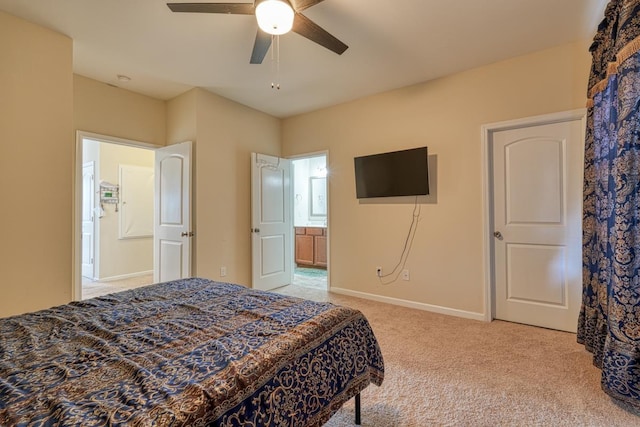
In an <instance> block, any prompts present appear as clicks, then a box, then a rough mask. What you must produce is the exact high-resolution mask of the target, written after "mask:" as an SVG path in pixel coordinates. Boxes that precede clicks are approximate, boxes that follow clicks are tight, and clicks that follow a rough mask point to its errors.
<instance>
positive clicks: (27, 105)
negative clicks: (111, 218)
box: [0, 12, 74, 317]
mask: <svg viewBox="0 0 640 427" xmlns="http://www.w3.org/2000/svg"><path fill="white" fill-rule="evenodd" d="M72 47H73V46H72V41H71V39H69V38H68V37H66V36H63V35H61V34H58V33H55V32H53V31H50V30H47V29H45V28H42V27H40V26H37V25H34V24H31V23H28V22H26V21H23V20H21V19H18V18H15V17H13V16H10V15H8V14H6V13H4V12H0V182H2V183H3V190H2V202H1V203H2V209H0V223H1V224H3V226H2V242H3V244H2V245H0V293H1V295H2V296H1V297H0V317H2V316H9V315H12V314H17V313H21V312H25V311H32V310H38V309H41V308H45V307H50V306H52V305H57V304H62V303H66V302H68V301H69V300H70V299H71V265H72V253H71V252H72V237H71V224H72V223H71V210H72V189H71V186H72V172H73V163H72V161H73V150H74V145H73V127H72V126H73V115H72V113H73V80H72V76H73V72H72Z"/></svg>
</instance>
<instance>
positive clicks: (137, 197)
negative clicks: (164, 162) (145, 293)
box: [75, 134, 155, 299]
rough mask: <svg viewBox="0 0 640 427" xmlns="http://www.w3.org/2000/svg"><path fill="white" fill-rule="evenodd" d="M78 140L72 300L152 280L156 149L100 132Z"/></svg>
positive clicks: (143, 284) (117, 290) (100, 294)
mask: <svg viewBox="0 0 640 427" xmlns="http://www.w3.org/2000/svg"><path fill="white" fill-rule="evenodd" d="M78 139H79V146H80V147H79V148H81V149H80V150H79V153H78V154H79V156H78V158H79V161H81V163H82V182H81V186H82V188H81V191H80V199H81V200H79V201H78V203H79V205H80V206H81V209H80V211H81V216H80V218H81V222H82V224H81V235H80V258H81V267H80V276H81V278H80V284H81V286H79V287H78V286H76V292H75V294H76V299H87V298H93V297H96V296H102V295H106V294H109V293H113V292H119V291H122V290H126V289H132V288H135V287H139V286H145V285H148V284H151V283H153V262H154V260H153V210H154V149H155V147H154V146H148V147H147V146H140V145H138V144H131V143H127V142H123V141H121V140H119V139H115V138H111V137H106V136H104V137H103V136H99V135H88V134H87V135H84V134H83V135H79V138H78ZM76 194H78V193H76ZM78 288H80V289H78ZM78 291H79V292H78Z"/></svg>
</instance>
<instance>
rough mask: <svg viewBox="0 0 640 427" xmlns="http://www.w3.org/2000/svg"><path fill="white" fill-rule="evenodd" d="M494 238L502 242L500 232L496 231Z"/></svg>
mask: <svg viewBox="0 0 640 427" xmlns="http://www.w3.org/2000/svg"><path fill="white" fill-rule="evenodd" d="M493 236H494V237H495V238H496V239H498V240H502V233H500V232H499V231H494V232H493Z"/></svg>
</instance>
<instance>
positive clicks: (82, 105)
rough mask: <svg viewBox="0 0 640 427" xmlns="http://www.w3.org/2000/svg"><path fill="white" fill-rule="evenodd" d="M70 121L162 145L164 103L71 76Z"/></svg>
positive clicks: (103, 132) (87, 128) (83, 127)
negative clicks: (72, 105) (71, 104)
mask: <svg viewBox="0 0 640 427" xmlns="http://www.w3.org/2000/svg"><path fill="white" fill-rule="evenodd" d="M73 102H74V108H73V121H74V128H75V129H76V130H82V131H86V132H93V133H97V134H101V135H107V136H115V137H118V138H124V139H129V140H134V141H140V142H146V143H149V144H155V145H165V140H166V134H165V129H166V111H165V110H166V103H165V102H164V101H162V100H160V99H155V98H151V97H148V96H145V95H140V94H138V93H134V92H131V91H128V90H125V89H122V88H117V87H113V86H109V85H107V84H106V83H102V82H99V81H97V80H93V79H90V78H87V77H84V76H80V75H77V74H76V75H74V76H73Z"/></svg>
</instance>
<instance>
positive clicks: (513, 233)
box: [491, 120, 584, 332]
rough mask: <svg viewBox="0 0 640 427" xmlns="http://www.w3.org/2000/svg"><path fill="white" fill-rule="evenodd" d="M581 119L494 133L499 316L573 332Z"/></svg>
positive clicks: (576, 304)
mask: <svg viewBox="0 0 640 427" xmlns="http://www.w3.org/2000/svg"><path fill="white" fill-rule="evenodd" d="M583 126H584V124H583V122H582V120H573V121H565V122H561V123H551V124H538V125H531V126H527V125H523V126H522V127H519V128H517V129H510V130H503V131H499V132H495V133H494V134H493V138H492V141H491V149H492V152H493V198H494V210H493V211H494V239H493V242H494V254H495V256H494V272H495V317H496V318H497V319H503V320H508V321H513V322H519V323H525V324H530V325H536V326H542V327H547V328H552V329H559V330H564V331H570V332H575V331H576V326H577V319H578V311H579V309H580V301H581V289H582V282H581V278H582V275H581V266H582V264H581V263H582V259H581V258H582V246H581V245H582V237H581V230H582V228H581V226H582V223H581V217H582V216H581V214H582V159H583V146H584V134H583Z"/></svg>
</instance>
